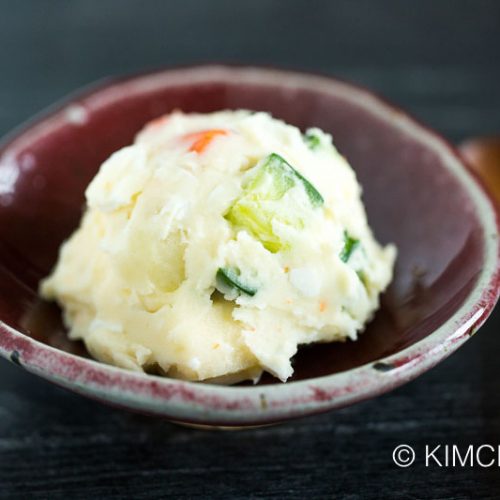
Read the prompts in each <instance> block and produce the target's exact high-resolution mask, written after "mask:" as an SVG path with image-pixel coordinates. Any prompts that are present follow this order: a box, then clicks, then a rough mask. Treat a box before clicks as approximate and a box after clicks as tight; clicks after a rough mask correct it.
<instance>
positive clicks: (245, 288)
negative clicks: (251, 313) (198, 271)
mask: <svg viewBox="0 0 500 500" xmlns="http://www.w3.org/2000/svg"><path fill="white" fill-rule="evenodd" d="M216 280H217V290H219V292H221V293H225V292H227V291H228V289H229V290H234V289H236V290H238V291H239V292H243V293H246V294H247V295H250V296H252V297H253V296H254V295H255V294H256V293H257V291H258V290H257V288H256V287H254V286H252V285H249V284H248V283H245V282H244V281H243V280H242V279H241V272H240V270H239V269H237V268H234V267H221V268H219V270H218V271H217V275H216Z"/></svg>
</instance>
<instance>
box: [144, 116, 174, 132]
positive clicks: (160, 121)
mask: <svg viewBox="0 0 500 500" xmlns="http://www.w3.org/2000/svg"><path fill="white" fill-rule="evenodd" d="M168 120H170V114H169V113H168V114H166V115H162V116H159V117H158V118H155V119H154V120H151V121H150V122H148V123H146V128H147V129H148V130H154V129H157V128H159V127H161V126H162V125H165V123H167V122H168Z"/></svg>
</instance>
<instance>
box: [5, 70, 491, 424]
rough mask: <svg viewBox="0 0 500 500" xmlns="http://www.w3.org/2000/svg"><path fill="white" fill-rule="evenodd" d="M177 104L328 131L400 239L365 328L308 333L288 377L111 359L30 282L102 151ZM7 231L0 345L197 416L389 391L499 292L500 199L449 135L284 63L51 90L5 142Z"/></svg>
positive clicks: (69, 219)
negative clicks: (499, 202)
mask: <svg viewBox="0 0 500 500" xmlns="http://www.w3.org/2000/svg"><path fill="white" fill-rule="evenodd" d="M177 108H178V109H182V110H184V111H198V112H210V111H214V110H219V109H226V108H227V109H235V108H248V109H253V110H265V111H269V112H271V113H272V114H273V115H274V116H275V117H278V118H282V119H284V120H286V121H287V122H290V123H292V124H294V125H297V126H299V127H301V128H302V129H305V128H306V127H309V126H313V125H314V126H318V127H321V128H323V129H324V130H326V131H328V132H330V133H331V134H332V135H333V137H334V141H335V144H336V145H337V146H338V148H339V149H340V151H341V152H342V153H343V154H344V155H345V156H346V157H347V158H348V160H349V161H350V163H351V165H352V166H353V167H354V169H355V170H356V173H357V175H358V178H359V180H360V182H361V184H362V185H363V188H364V202H365V205H366V208H367V211H368V216H369V221H370V224H371V225H372V227H373V229H374V231H375V234H376V236H377V238H378V239H379V240H381V241H382V242H384V243H386V242H389V241H392V242H394V243H396V245H397V246H398V248H399V255H398V260H397V265H396V272H395V278H394V282H393V283H392V285H391V287H390V288H389V290H388V291H387V293H386V294H385V296H384V297H383V301H382V307H381V309H380V311H379V312H378V313H377V315H376V317H375V319H374V320H373V321H372V322H371V323H370V324H369V325H368V327H367V329H366V331H365V332H364V333H363V335H362V336H361V337H360V339H359V341H357V342H346V343H343V344H322V345H316V346H313V347H307V348H304V349H301V350H300V351H299V353H298V355H297V356H296V358H295V360H294V367H295V375H294V377H293V379H292V380H290V381H289V382H287V383H286V384H282V383H280V382H277V381H276V380H274V379H272V378H271V377H264V378H263V380H262V381H261V382H260V383H259V384H258V385H256V386H251V385H239V386H234V387H223V386H216V385H208V384H202V383H190V382H182V381H178V380H172V379H168V378H160V377H156V376H151V375H145V374H139V373H132V372H128V371H126V370H122V369H119V368H115V367H112V366H106V365H104V364H101V363H98V362H96V361H93V360H91V359H89V358H88V356H87V354H86V352H85V349H84V348H83V346H82V345H81V344H80V343H77V342H70V341H69V340H67V338H66V336H65V332H64V328H63V326H62V323H61V317H60V311H59V310H58V308H57V307H56V306H55V305H53V304H46V303H44V302H42V301H40V300H39V299H38V298H37V284H38V282H39V280H40V278H42V277H43V276H45V275H47V274H48V272H49V271H50V269H51V267H52V266H53V264H54V262H55V260H56V256H57V250H58V248H59V245H60V244H61V242H62V241H63V240H64V239H65V238H66V237H67V236H68V235H69V234H70V233H71V232H72V230H73V229H74V228H75V227H76V225H77V224H78V221H79V219H80V216H81V213H82V208H83V202H84V196H83V193H84V189H85V187H86V185H87V184H88V182H89V181H90V179H91V178H92V177H93V176H94V174H95V173H96V171H97V169H98V167H99V165H100V164H101V162H102V161H103V160H105V159H106V158H107V157H108V156H109V155H110V154H111V153H112V152H113V151H115V150H116V149H118V148H120V147H122V146H125V145H126V144H128V143H130V142H131V141H132V139H133V137H134V135H135V133H136V132H137V131H138V130H139V129H140V128H141V127H142V126H143V125H144V124H145V123H146V122H147V121H149V120H151V119H153V118H155V117H157V116H159V115H161V114H163V113H167V112H169V111H172V110H173V109H177ZM0 235H1V236H0V320H1V321H0V354H1V355H3V356H5V357H6V358H8V359H10V360H12V361H13V362H14V363H17V364H19V365H21V366H22V367H24V368H25V369H26V370H28V371H30V372H32V373H34V374H36V375H39V376H41V377H44V378H46V379H48V380H50V381H52V382H54V383H56V384H58V385H61V386H64V387H66V388H68V389H71V390H73V391H76V392H78V393H81V394H84V395H86V396H89V397H92V398H95V399H98V400H100V401H103V402H106V403H110V404H113V405H116V406H120V407H123V408H127V409H131V410H136V411H140V412H145V413H149V414H153V415H160V416H163V417H167V418H169V419H172V420H177V421H181V422H190V423H195V424H205V425H223V426H247V425H257V424H265V423H272V422H278V421H283V420H287V419H290V418H294V417H299V416H303V415H308V414H312V413H317V412H322V411H326V410H330V409H333V408H339V407H342V406H346V405H350V404H353V403H355V402H357V401H360V400H363V399H366V398H369V397H373V396H376V395H377V394H380V393H383V392H385V391H388V390H390V389H392V388H394V387H397V386H399V385H401V384H403V383H405V382H407V381H409V380H411V379H413V378H415V377H416V376H417V375H419V374H421V373H422V372H424V371H426V370H428V369H429V368H431V367H432V366H433V365H435V364H436V363H438V362H439V361H441V360H442V359H443V358H445V357H446V356H448V355H449V354H450V353H451V352H453V351H454V350H455V349H457V348H458V347H459V346H460V345H461V344H462V343H463V342H465V341H466V340H467V339H468V338H469V337H470V336H471V335H473V334H474V332H475V331H476V330H477V329H478V327H479V326H481V324H482V323H483V322H484V321H485V319H486V317H487V316H488V314H489V313H490V312H491V310H492V308H493V307H494V305H495V302H496V300H497V298H498V293H499V264H498V262H499V241H498V217H497V214H496V209H495V206H494V204H493V203H492V201H491V200H490V198H489V197H488V195H487V194H486V193H485V191H484V190H483V188H482V187H481V186H480V185H479V183H478V182H477V180H476V179H475V178H474V177H473V175H472V174H471V173H470V172H469V170H468V169H467V168H466V166H464V164H463V162H462V160H461V159H460V158H459V157H458V156H457V155H456V153H455V152H454V150H453V149H452V148H451V147H450V146H449V145H448V144H447V143H446V142H445V141H444V140H442V139H441V138H440V137H438V136H437V135H436V134H435V133H433V132H432V131H430V130H428V129H427V128H425V127H423V126H421V125H419V124H418V123H416V122H415V121H414V120H413V119H411V118H409V117H408V116H407V115H406V114H404V113H402V112H401V111H399V110H398V109H396V108H394V107H393V106H390V105H388V104H386V103H385V102H383V101H382V100H380V99H379V98H377V97H375V96H373V95H372V94H371V93H369V92H367V91H365V90H362V89H360V88H358V87H355V86H352V85H348V84H346V83H342V82H339V81H337V80H334V79H332V78H328V77H324V76H317V75H310V74H303V73H297V72H290V71H281V70H271V69H264V68H255V67H225V66H198V67H191V68H181V69H168V70H164V71H159V72H155V73H151V74H146V75H141V76H134V77H131V78H125V79H121V80H111V81H108V82H105V83H104V84H100V85H98V86H96V87H94V88H93V89H91V90H87V91H85V92H83V93H81V94H79V95H77V96H74V97H72V98H70V99H69V100H67V101H66V102H64V103H62V104H59V105H57V106H56V107H55V108H53V109H51V110H49V111H48V112H46V113H44V114H43V116H41V117H38V118H36V119H35V120H33V121H32V122H30V123H29V124H28V125H26V126H24V127H22V128H21V129H20V130H17V131H15V132H14V133H12V134H11V135H10V136H9V137H8V138H6V139H5V140H4V141H3V143H2V145H1V146H0ZM270 334H272V332H270Z"/></svg>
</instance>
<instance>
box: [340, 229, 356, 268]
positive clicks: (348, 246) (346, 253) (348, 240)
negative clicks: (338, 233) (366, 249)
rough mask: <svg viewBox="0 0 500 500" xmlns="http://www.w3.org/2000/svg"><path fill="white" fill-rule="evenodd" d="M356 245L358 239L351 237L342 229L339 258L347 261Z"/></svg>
mask: <svg viewBox="0 0 500 500" xmlns="http://www.w3.org/2000/svg"><path fill="white" fill-rule="evenodd" d="M358 246H359V240H358V239H356V238H353V237H352V236H351V235H350V234H349V233H348V232H347V231H344V248H342V251H341V252H340V260H341V261H342V262H347V261H348V260H349V258H350V257H351V255H352V253H353V252H354V250H356V248H358Z"/></svg>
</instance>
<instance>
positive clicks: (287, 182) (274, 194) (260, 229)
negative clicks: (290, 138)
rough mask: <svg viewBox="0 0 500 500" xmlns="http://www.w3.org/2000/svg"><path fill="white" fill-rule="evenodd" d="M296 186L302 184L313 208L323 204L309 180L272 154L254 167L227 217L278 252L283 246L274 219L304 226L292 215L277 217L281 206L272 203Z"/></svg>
mask: <svg viewBox="0 0 500 500" xmlns="http://www.w3.org/2000/svg"><path fill="white" fill-rule="evenodd" d="M297 184H300V185H302V187H303V188H304V190H305V192H306V194H307V197H308V198H309V201H310V202H311V205H312V206H313V207H318V206H320V205H322V204H323V203H324V200H323V197H322V196H321V194H320V193H319V192H318V191H317V190H316V188H315V187H314V186H313V185H312V184H311V183H310V182H309V181H308V180H307V179H305V178H304V177H303V176H302V175H301V174H300V173H299V172H297V171H296V170H295V169H294V168H293V167H292V166H291V165H290V164H289V163H288V162H287V161H286V160H285V159H284V158H282V157H281V156H280V155H278V154H276V153H272V154H270V155H269V156H268V157H266V158H265V159H264V160H262V161H261V162H259V163H258V164H257V165H256V166H255V167H254V168H253V171H252V172H251V175H250V177H249V178H248V179H247V181H246V182H245V183H244V184H243V189H244V193H243V195H242V196H241V198H239V199H238V200H237V201H236V202H235V203H234V205H233V206H232V207H231V208H230V209H229V211H228V212H227V214H226V215H225V217H226V219H227V220H228V221H229V222H231V223H232V224H233V225H235V226H238V227H243V228H245V229H247V230H248V231H249V232H250V233H251V234H252V235H253V236H255V237H256V238H257V239H258V240H259V241H261V242H262V244H263V245H264V247H265V248H267V249H268V250H269V251H270V252H278V251H279V250H280V249H281V248H283V246H284V243H283V242H282V241H280V239H279V238H278V237H277V236H276V235H275V234H274V233H273V227H272V222H273V220H275V219H277V220H279V221H280V222H282V223H284V224H287V225H291V226H294V227H301V226H302V225H303V223H302V221H301V220H300V219H299V218H298V217H296V216H294V215H293V214H291V215H290V217H286V216H283V214H281V215H280V214H278V212H279V210H278V208H279V207H277V206H273V202H279V200H281V198H283V196H284V195H285V193H286V192H287V191H288V190H289V189H291V188H293V187H294V186H296V185H297Z"/></svg>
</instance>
